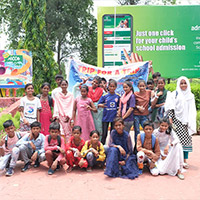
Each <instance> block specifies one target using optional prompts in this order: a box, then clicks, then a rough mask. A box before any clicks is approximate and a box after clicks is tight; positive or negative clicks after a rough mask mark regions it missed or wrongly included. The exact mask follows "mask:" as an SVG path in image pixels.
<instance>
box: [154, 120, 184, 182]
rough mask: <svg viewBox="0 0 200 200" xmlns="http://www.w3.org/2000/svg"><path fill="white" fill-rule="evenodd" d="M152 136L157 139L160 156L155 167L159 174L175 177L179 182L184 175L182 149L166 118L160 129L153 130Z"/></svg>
mask: <svg viewBox="0 0 200 200" xmlns="http://www.w3.org/2000/svg"><path fill="white" fill-rule="evenodd" d="M154 135H155V136H156V137H157V138H158V142H159V146H160V151H161V156H160V159H159V160H158V161H157V163H156V166H157V168H158V170H159V173H160V174H169V175H171V176H175V175H177V176H178V178H180V179H181V180H183V179H184V175H183V174H182V173H181V172H182V169H183V149H182V145H181V144H180V141H179V139H178V137H177V135H176V133H175V132H174V131H173V130H172V128H171V126H170V122H169V120H168V119H167V118H163V119H162V120H161V122H160V127H159V128H158V129H155V130H154Z"/></svg>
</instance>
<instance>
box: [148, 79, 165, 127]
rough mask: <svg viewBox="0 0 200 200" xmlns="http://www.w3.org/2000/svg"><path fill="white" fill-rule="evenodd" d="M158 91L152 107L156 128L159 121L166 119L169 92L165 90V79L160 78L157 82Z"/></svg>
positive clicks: (152, 118) (152, 116)
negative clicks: (165, 106)
mask: <svg viewBox="0 0 200 200" xmlns="http://www.w3.org/2000/svg"><path fill="white" fill-rule="evenodd" d="M157 87H158V90H157V91H156V93H155V95H154V97H153V99H152V101H151V107H152V108H153V112H152V114H151V120H152V122H154V127H155V128H157V127H158V124H159V120H160V119H162V118H163V117H164V112H165V110H164V105H165V101H166V97H167V90H166V89H165V79H164V78H162V77H159V78H158V81H157Z"/></svg>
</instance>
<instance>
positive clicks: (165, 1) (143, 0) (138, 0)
mask: <svg viewBox="0 0 200 200" xmlns="http://www.w3.org/2000/svg"><path fill="white" fill-rule="evenodd" d="M117 2H118V3H119V4H120V5H156V4H158V5H175V4H178V3H179V2H178V1H177V0H117Z"/></svg>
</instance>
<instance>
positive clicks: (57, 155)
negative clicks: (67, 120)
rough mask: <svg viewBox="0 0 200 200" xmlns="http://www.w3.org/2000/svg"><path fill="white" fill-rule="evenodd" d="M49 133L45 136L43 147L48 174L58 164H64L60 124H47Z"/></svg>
mask: <svg viewBox="0 0 200 200" xmlns="http://www.w3.org/2000/svg"><path fill="white" fill-rule="evenodd" d="M49 133H50V135H47V136H46V138H45V143H44V149H45V156H46V159H47V163H48V166H49V170H48V174H49V175H52V174H54V172H55V170H56V168H59V165H64V164H65V162H66V160H65V158H64V153H65V142H64V139H63V138H62V137H61V136H60V124H59V123H58V122H53V123H51V124H50V126H49Z"/></svg>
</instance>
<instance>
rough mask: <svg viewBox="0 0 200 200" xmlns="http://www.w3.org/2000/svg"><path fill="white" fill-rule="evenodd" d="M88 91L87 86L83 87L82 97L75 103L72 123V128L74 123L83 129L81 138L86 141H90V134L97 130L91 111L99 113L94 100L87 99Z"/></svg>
mask: <svg viewBox="0 0 200 200" xmlns="http://www.w3.org/2000/svg"><path fill="white" fill-rule="evenodd" d="M88 91H89V89H88V86H87V85H82V86H81V96H80V97H77V98H76V100H75V101H74V107H73V115H72V121H71V126H72V127H73V126H74V121H75V125H78V126H81V128H82V135H81V137H82V138H83V139H84V140H88V139H89V134H90V132H91V131H93V130H95V126H94V121H93V117H92V113H91V111H93V112H97V109H96V107H95V105H94V103H93V101H92V99H90V98H89V97H87V95H88ZM76 113H77V115H76Z"/></svg>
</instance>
